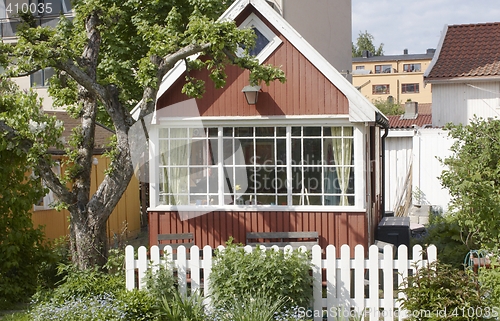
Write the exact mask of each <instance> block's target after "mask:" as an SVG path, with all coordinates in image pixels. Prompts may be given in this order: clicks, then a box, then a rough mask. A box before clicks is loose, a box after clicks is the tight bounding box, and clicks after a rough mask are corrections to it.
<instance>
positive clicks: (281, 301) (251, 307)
mask: <svg viewBox="0 0 500 321" xmlns="http://www.w3.org/2000/svg"><path fill="white" fill-rule="evenodd" d="M286 301H287V300H286V299H285V298H283V297H279V298H278V299H277V300H270V299H269V298H268V297H266V296H264V295H257V296H255V297H252V298H248V299H246V300H245V301H241V300H238V299H236V298H235V299H233V300H231V301H228V302H227V303H226V305H225V306H224V307H221V308H219V310H218V311H216V318H215V319H216V320H220V321H274V320H290V319H289V318H288V317H287V318H286V319H284V318H283V317H286V316H283V315H282V314H281V313H280V311H281V309H282V307H283V306H284V305H285V302H286Z"/></svg>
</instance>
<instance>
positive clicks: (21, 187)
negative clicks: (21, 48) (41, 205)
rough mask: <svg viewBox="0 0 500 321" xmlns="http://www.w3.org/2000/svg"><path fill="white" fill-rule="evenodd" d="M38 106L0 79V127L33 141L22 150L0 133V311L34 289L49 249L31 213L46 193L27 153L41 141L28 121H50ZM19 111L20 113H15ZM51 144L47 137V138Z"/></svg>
mask: <svg viewBox="0 0 500 321" xmlns="http://www.w3.org/2000/svg"><path fill="white" fill-rule="evenodd" d="M39 104H40V101H39V100H38V98H37V97H36V95H35V94H34V93H32V92H27V93H26V92H21V91H19V89H18V87H17V86H16V85H14V84H13V83H12V82H10V81H8V80H5V79H1V78H0V125H2V127H3V126H7V125H19V126H17V128H18V131H19V132H23V133H25V134H26V135H31V137H34V138H35V139H36V142H34V143H33V144H32V145H27V144H26V143H25V142H24V141H23V140H21V139H14V137H13V135H14V133H13V132H8V131H7V132H6V131H1V132H0V186H2V187H3V188H2V191H1V192H0V258H1V260H0V308H6V307H8V306H10V305H11V304H14V303H16V302H19V301H24V300H27V298H29V296H30V295H32V294H33V293H34V292H35V290H36V288H37V277H36V275H37V272H38V270H39V267H40V264H41V263H42V262H43V261H45V260H46V259H47V257H48V256H49V254H50V250H49V248H48V246H47V245H46V244H44V243H43V239H44V233H43V230H42V228H41V227H35V226H33V222H32V220H31V212H30V210H31V209H32V208H33V204H36V203H38V201H39V200H40V198H41V197H43V196H44V195H45V193H46V192H47V190H46V189H44V188H43V186H42V182H41V180H40V179H37V178H36V177H35V176H34V175H31V166H32V165H33V164H34V163H33V162H32V160H31V159H30V157H29V156H28V153H27V150H38V149H39V148H42V147H41V146H42V145H43V144H44V143H45V142H41V141H39V139H40V137H38V136H37V132H36V130H31V131H30V127H29V125H28V122H29V121H31V122H32V123H33V122H36V121H40V122H41V123H44V125H43V126H45V127H51V124H53V121H54V120H53V119H49V118H44V117H43V116H40V115H38V111H39ZM19 105H22V106H23V107H22V112H21V113H19V110H18V109H21V107H19ZM35 110H36V111H37V115H35V116H34V119H27V118H26V117H27V116H26V115H23V112H24V111H27V112H28V111H31V112H32V111H35ZM47 140H48V141H50V137H47Z"/></svg>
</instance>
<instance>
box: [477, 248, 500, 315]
mask: <svg viewBox="0 0 500 321" xmlns="http://www.w3.org/2000/svg"><path fill="white" fill-rule="evenodd" d="M479 284H481V288H482V289H483V292H484V296H485V299H486V300H487V302H488V304H489V305H490V306H491V307H494V308H496V309H497V311H498V312H499V314H500V262H498V259H496V258H495V257H492V261H491V266H490V267H489V268H486V267H482V268H480V269H479Z"/></svg>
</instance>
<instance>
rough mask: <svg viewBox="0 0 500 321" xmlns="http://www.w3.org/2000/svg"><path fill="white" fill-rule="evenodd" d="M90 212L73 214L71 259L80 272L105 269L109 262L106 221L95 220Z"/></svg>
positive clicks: (71, 215) (75, 212)
mask: <svg viewBox="0 0 500 321" xmlns="http://www.w3.org/2000/svg"><path fill="white" fill-rule="evenodd" d="M92 216H94V215H91V214H90V213H89V212H88V211H84V212H80V211H78V210H76V211H74V212H71V213H70V217H71V229H72V230H71V249H72V251H71V257H72V262H73V264H75V266H76V267H78V268H79V269H80V270H86V269H90V268H93V267H96V266H98V267H103V266H104V264H106V262H107V259H108V258H107V253H108V239H107V233H106V220H104V221H102V220H100V219H97V220H96V219H94V218H92Z"/></svg>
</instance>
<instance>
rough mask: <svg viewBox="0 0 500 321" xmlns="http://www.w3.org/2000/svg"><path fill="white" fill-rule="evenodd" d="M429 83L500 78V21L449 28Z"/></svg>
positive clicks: (427, 78) (428, 78) (430, 73)
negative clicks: (434, 81) (456, 79)
mask: <svg viewBox="0 0 500 321" xmlns="http://www.w3.org/2000/svg"><path fill="white" fill-rule="evenodd" d="M438 53H439V56H438V57H437V61H436V62H435V64H434V66H432V69H431V70H430V72H429V74H428V75H427V77H425V79H426V80H429V81H432V80H440V79H449V78H456V77H491V76H500V22H495V23H480V24H467V25H453V26H448V28H447V31H446V34H445V36H444V40H443V43H442V45H441V48H440V50H439V52H438Z"/></svg>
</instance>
